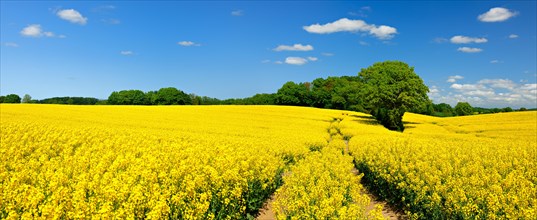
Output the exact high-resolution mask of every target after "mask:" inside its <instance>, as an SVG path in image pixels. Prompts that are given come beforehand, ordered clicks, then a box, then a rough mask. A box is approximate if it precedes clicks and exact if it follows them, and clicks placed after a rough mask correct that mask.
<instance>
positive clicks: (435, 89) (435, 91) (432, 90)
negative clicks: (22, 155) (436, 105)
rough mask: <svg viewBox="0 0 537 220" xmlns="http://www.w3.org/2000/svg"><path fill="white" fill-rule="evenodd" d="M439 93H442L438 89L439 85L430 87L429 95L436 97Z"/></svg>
mask: <svg viewBox="0 0 537 220" xmlns="http://www.w3.org/2000/svg"><path fill="white" fill-rule="evenodd" d="M439 93H440V90H439V89H438V87H437V86H431V87H429V93H427V94H428V95H429V97H434V96H437V95H438V94H439Z"/></svg>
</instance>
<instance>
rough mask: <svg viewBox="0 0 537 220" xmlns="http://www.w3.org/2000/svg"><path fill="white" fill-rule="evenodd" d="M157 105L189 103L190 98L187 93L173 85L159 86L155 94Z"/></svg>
mask: <svg viewBox="0 0 537 220" xmlns="http://www.w3.org/2000/svg"><path fill="white" fill-rule="evenodd" d="M155 101H156V103H155V104H157V105H190V104H192V99H191V98H190V96H189V95H187V94H186V93H184V92H183V91H181V90H178V89H176V88H173V87H168V88H161V89H159V90H158V91H157V94H156V100H155Z"/></svg>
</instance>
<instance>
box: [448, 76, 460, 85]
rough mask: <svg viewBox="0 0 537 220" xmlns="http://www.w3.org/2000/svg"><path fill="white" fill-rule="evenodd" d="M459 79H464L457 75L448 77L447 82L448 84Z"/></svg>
mask: <svg viewBox="0 0 537 220" xmlns="http://www.w3.org/2000/svg"><path fill="white" fill-rule="evenodd" d="M461 79H464V77H463V76H459V75H454V76H449V77H448V80H447V82H449V83H454V82H456V81H457V80H461Z"/></svg>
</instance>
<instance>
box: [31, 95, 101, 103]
mask: <svg viewBox="0 0 537 220" xmlns="http://www.w3.org/2000/svg"><path fill="white" fill-rule="evenodd" d="M97 102H99V99H96V98H90V97H68V96H67V97H52V98H47V99H43V100H39V101H36V103H40V104H68V105H95V104H96V103H97Z"/></svg>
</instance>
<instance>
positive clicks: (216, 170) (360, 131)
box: [0, 104, 537, 219]
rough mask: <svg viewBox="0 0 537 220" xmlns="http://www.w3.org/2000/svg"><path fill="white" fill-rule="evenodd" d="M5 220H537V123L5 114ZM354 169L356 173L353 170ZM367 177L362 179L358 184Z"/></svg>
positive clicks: (196, 113)
mask: <svg viewBox="0 0 537 220" xmlns="http://www.w3.org/2000/svg"><path fill="white" fill-rule="evenodd" d="M0 119H1V147H0V218H8V219H18V218H25V219H26V218H46V219H49V218H68V219H72V218H97V219H103V218H104V219H108V218H153V219H162V218H172V219H244V218H251V217H252V216H251V215H252V214H253V213H256V212H257V210H258V209H259V208H260V207H261V205H262V204H263V202H264V201H266V199H267V198H269V197H270V196H271V195H274V197H273V198H274V202H273V208H274V212H275V214H276V216H277V218H278V219H312V218H318V219H381V218H383V217H382V214H381V210H382V207H377V208H376V209H374V210H372V211H369V212H367V211H366V208H365V206H367V205H368V204H369V202H370V199H369V198H368V197H367V196H366V195H364V194H362V192H363V191H364V187H363V186H362V185H361V184H360V179H361V178H362V179H365V183H366V184H367V188H368V189H369V190H371V191H373V192H375V193H376V194H378V195H380V197H382V198H384V199H386V200H387V201H388V202H390V203H392V204H395V206H397V207H399V208H401V209H402V210H404V211H405V212H406V214H407V215H408V217H410V218H419V219H439V218H440V219H506V218H507V219H534V218H535V216H537V211H536V209H537V112H515V113H501V114H491V115H477V116H465V117H453V118H436V117H429V116H423V115H417V114H411V113H406V114H405V117H404V121H405V123H406V124H405V126H406V130H405V131H404V132H403V133H400V132H393V131H388V130H386V129H385V128H384V127H382V126H380V125H378V123H376V122H375V120H374V119H372V118H371V116H370V115H366V114H362V113H356V112H348V111H337V110H323V109H315V108H302V107H284V106H66V105H22V104H17V105H6V104H2V105H0ZM353 162H354V166H353ZM354 167H356V168H358V170H359V171H360V172H362V173H361V174H359V175H354V174H352V173H351V170H352V169H353V168H354Z"/></svg>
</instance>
